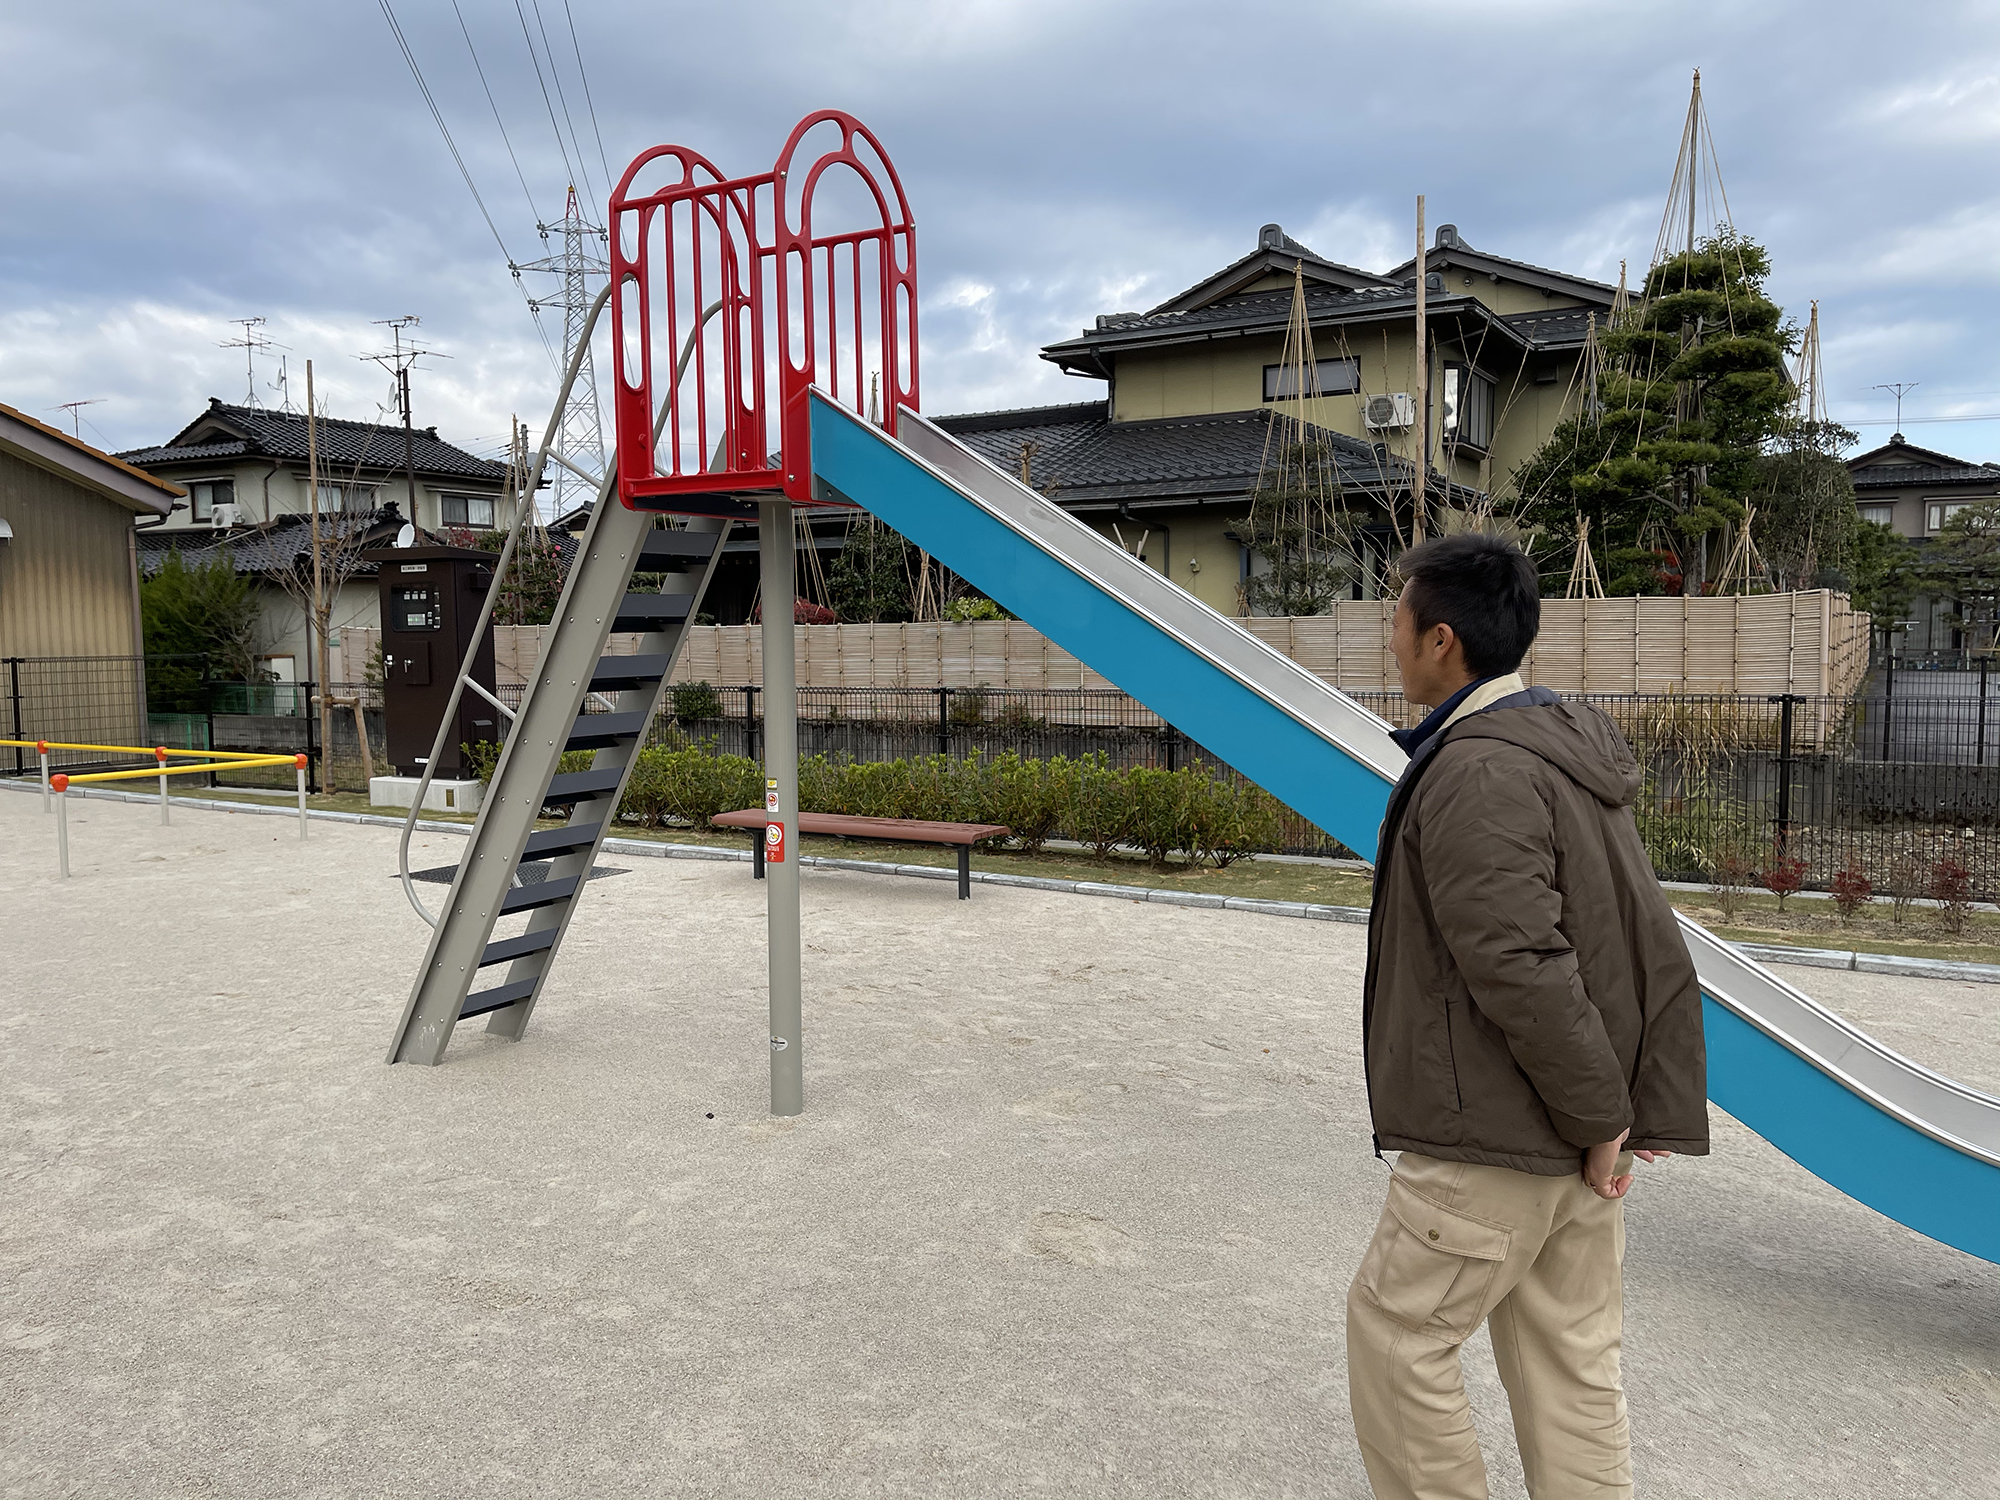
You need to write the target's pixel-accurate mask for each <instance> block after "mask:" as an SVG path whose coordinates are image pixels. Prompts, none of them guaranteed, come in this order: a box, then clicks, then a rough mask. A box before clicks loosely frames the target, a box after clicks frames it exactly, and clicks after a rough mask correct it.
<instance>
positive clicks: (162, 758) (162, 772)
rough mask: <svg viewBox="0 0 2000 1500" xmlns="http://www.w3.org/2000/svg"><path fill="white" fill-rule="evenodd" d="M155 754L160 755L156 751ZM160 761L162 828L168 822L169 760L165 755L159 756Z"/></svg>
mask: <svg viewBox="0 0 2000 1500" xmlns="http://www.w3.org/2000/svg"><path fill="white" fill-rule="evenodd" d="M155 754H158V752H157V751H156V752H155ZM159 761H160V825H161V826H162V827H165V826H166V822H167V758H166V756H164V755H160V756H159Z"/></svg>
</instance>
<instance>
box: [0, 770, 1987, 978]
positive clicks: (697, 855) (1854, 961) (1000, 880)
mask: <svg viewBox="0 0 2000 1500" xmlns="http://www.w3.org/2000/svg"><path fill="white" fill-rule="evenodd" d="M0 786H4V787H7V788H9V789H10V790H13V791H20V792H30V793H34V794H36V795H39V794H40V792H41V783H40V782H18V781H0ZM68 795H70V796H72V797H96V798H102V799H104V800H107V801H116V802H145V803H152V802H155V801H157V800H158V798H157V796H156V795H154V794H151V793H139V792H119V791H112V790H110V789H109V788H99V787H77V788H75V789H74V790H72V791H71V792H69V794H68ZM173 805H174V806H175V807H194V808H202V809H206V810H209V811H214V812H232V813H249V814H250V815H252V816H253V817H255V816H262V817H276V818H296V817H297V816H298V815H299V810H298V806H297V804H296V803H294V804H293V805H291V806H289V807H287V806H284V805H282V804H273V805H272V806H269V807H265V806H261V805H260V804H257V803H254V802H216V801H212V800H210V799H208V798H196V797H186V798H182V797H176V798H175V799H174V803H173ZM306 816H307V817H308V818H316V819H319V820H321V821H324V822H329V823H361V824H367V825H370V826H373V827H378V828H401V827H402V826H403V820H402V819H401V818H389V817H382V816H380V815H378V814H374V813H346V812H330V811H324V810H320V809H308V810H307V812H306ZM417 828H418V830H419V831H421V832H423V833H458V834H469V833H471V832H472V825H471V824H470V823H432V822H425V821H419V822H418V824H417ZM604 848H605V850H606V852H608V853H613V854H619V855H624V856H627V857H632V856H636V857H638V858H640V859H702V860H725V861H737V862H740V863H743V864H748V863H749V862H750V851H749V850H747V849H722V848H717V847H716V846H714V845H712V844H668V843H656V842H654V841H653V840H651V839H621V838H607V839H605V841H604ZM799 863H800V865H801V866H804V865H812V866H813V867H815V868H817V869H822V870H852V871H855V872H856V873H858V874H863V875H906V876H910V877H912V878H914V879H917V880H956V879H958V871H957V870H956V869H953V868H951V867H950V866H945V865H892V864H885V863H882V862H880V861H877V860H868V859H834V858H830V857H827V856H824V855H813V854H808V855H805V856H803V857H801V858H800V860H799ZM972 882H973V884H975V885H998V886H1015V887H1018V888H1020V889H1022V890H1030V891H1057V892H1061V893H1063V894H1066V895H1075V896H1109V897H1111V898H1113V899H1114V900H1119V901H1150V902H1154V903H1157V904H1158V905H1161V906H1201V907H1209V908H1217V909H1221V910H1224V911H1247V912H1257V913H1260V914H1262V915H1264V916H1267V917H1303V918H1305V919H1307V920H1309V921H1316V922H1347V923H1352V924H1355V925H1358V926H1366V925H1367V923H1368V909H1367V908H1366V907H1361V906H1319V905H1315V904H1314V903H1312V902H1307V901H1263V900H1258V899H1256V898H1254V897H1249V896H1216V895H1211V894H1209V893H1207V892H1205V891H1162V890H1155V889H1154V888H1153V887H1151V886H1144V885H1108V884H1105V883H1104V882H1102V881H1097V880H1052V879H1049V878H1047V877H1045V876H1040V875H1009V874H1005V873H1003V872H1001V871H986V870H974V871H973V872H972ZM1663 884H1664V882H1663ZM1670 888H1671V889H1679V887H1677V886H1676V887H1670ZM1699 889H1705V887H1700V888H1699ZM1734 946H1735V947H1736V948H1737V950H1738V951H1740V952H1741V953H1743V954H1744V955H1745V956H1746V957H1748V958H1753V959H1755V960H1756V961H1757V962H1758V963H1764V964H1794V965H1798V966H1800V967H1803V968H1809V969H1849V970H1854V971H1856V972H1859V973H1863V974H1884V975H1890V976H1893V977H1896V978H1903V979H1955V980H1959V981H1961V982H1965V983H1972V984H2000V964H1975V963H1964V962H1961V961H1959V960H1956V959H1944V958H1899V957H1896V956H1894V955H1892V954H1887V953H1862V952H1849V951H1847V950H1845V949H1840V948H1789V947H1785V946H1783V945H1780V944H1770V943H1737V944H1735V945H1734Z"/></svg>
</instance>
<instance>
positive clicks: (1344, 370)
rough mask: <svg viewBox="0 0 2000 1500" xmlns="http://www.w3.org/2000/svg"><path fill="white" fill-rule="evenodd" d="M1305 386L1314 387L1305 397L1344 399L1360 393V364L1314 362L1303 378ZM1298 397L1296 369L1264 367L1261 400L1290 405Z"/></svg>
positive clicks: (1290, 367)
mask: <svg viewBox="0 0 2000 1500" xmlns="http://www.w3.org/2000/svg"><path fill="white" fill-rule="evenodd" d="M1306 383H1307V385H1308V386H1311V387H1315V389H1309V390H1307V391H1306V392H1305V394H1306V395H1308V396H1344V395H1346V394H1347V393H1348V392H1350V391H1358V390H1360V389H1361V361H1360V360H1358V359H1319V360H1314V361H1313V367H1312V372H1311V373H1310V374H1308V375H1307V376H1306ZM1298 395H1299V367H1298V366H1297V365H1266V366H1264V399H1265V400H1266V401H1290V400H1293V399H1295V398H1296V397H1297V396H1298Z"/></svg>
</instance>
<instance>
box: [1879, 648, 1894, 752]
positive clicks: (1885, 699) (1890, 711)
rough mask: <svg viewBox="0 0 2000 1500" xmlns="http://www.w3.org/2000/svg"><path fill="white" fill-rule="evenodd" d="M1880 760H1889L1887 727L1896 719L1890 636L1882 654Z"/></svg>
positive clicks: (1892, 652) (1892, 655)
mask: <svg viewBox="0 0 2000 1500" xmlns="http://www.w3.org/2000/svg"><path fill="white" fill-rule="evenodd" d="M1882 661H1883V670H1882V759H1884V760H1887V759H1888V758H1889V725H1890V724H1891V723H1892V722H1894V720H1895V717H1896V642H1895V638H1894V637H1893V636H1892V637H1891V638H1890V640H1889V649H1888V650H1887V651H1885V652H1883V654H1882Z"/></svg>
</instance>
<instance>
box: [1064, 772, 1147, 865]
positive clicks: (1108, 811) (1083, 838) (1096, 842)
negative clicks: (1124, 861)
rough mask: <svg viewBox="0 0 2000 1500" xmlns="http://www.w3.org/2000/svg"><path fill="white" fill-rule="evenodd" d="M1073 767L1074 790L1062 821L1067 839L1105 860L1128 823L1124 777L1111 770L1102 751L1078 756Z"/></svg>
mask: <svg viewBox="0 0 2000 1500" xmlns="http://www.w3.org/2000/svg"><path fill="white" fill-rule="evenodd" d="M1075 764H1076V783H1075V790H1074V792H1073V793H1072V794H1071V797H1070V804H1069V810H1068V814H1067V816H1066V817H1065V818H1064V822H1065V823H1066V824H1067V825H1068V828H1069V834H1070V837H1071V838H1073V839H1075V840H1076V841H1077V842H1078V843H1079V844H1085V845H1088V846H1089V848H1090V852H1091V853H1093V854H1095V855H1096V856H1097V857H1098V858H1099V859H1109V858H1110V857H1111V851H1112V850H1113V849H1115V848H1117V847H1118V845H1120V844H1122V843H1124V842H1125V836H1126V833H1127V830H1128V829H1129V827H1130V825H1131V820H1132V804H1131V799H1130V798H1129V797H1128V796H1127V795H1126V788H1125V778H1124V777H1123V776H1122V775H1120V774H1119V773H1118V772H1117V771H1114V770H1113V769H1112V768H1111V759H1110V757H1109V756H1107V755H1106V754H1105V753H1104V752H1103V751H1102V750H1097V751H1093V752H1092V753H1091V754H1089V755H1085V756H1082V757H1080V758H1079V759H1078V760H1077V761H1076V763H1075Z"/></svg>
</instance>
